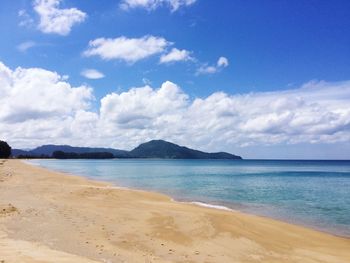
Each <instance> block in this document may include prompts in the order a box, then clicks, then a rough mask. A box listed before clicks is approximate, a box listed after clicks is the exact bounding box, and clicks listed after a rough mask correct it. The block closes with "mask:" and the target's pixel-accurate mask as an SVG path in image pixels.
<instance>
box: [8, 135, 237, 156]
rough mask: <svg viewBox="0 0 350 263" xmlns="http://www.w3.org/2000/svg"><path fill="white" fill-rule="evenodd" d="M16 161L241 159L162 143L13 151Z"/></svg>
mask: <svg viewBox="0 0 350 263" xmlns="http://www.w3.org/2000/svg"><path fill="white" fill-rule="evenodd" d="M12 156H13V157H16V158H57V159H110V158H158V159H226V160H239V159H242V157H241V156H238V155H234V154H231V153H227V152H215V153H207V152H202V151H198V150H194V149H190V148H187V147H184V146H180V145H177V144H174V143H171V142H167V141H164V140H152V141H149V142H146V143H142V144H140V145H139V146H137V147H136V148H135V149H133V150H131V151H125V150H118V149H113V148H91V147H73V146H69V145H43V146H40V147H37V148H35V149H32V150H20V149H12Z"/></svg>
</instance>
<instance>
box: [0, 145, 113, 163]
mask: <svg viewBox="0 0 350 263" xmlns="http://www.w3.org/2000/svg"><path fill="white" fill-rule="evenodd" d="M11 150H12V149H11V147H10V145H8V143H7V142H5V141H0V158H2V159H7V158H10V157H11ZM17 158H18V159H50V158H54V159H112V158H114V155H113V154H112V153H110V152H87V153H74V152H63V151H54V152H53V153H52V155H46V154H41V155H28V154H20V155H18V156H17Z"/></svg>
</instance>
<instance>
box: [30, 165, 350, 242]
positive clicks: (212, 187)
mask: <svg viewBox="0 0 350 263" xmlns="http://www.w3.org/2000/svg"><path fill="white" fill-rule="evenodd" d="M30 163H32V164H36V165H40V166H43V167H46V168H49V169H53V170H57V171H62V172H66V173H72V174H77V175H83V176H86V177H89V178H92V179H97V180H104V181H110V182H113V183H114V184H115V185H117V186H123V187H130V188H137V189H143V190H151V191H157V192H161V193H165V194H168V195H170V196H171V197H173V198H174V199H175V200H178V201H186V202H192V201H195V202H201V203H205V204H212V205H219V206H226V207H229V208H232V209H235V210H240V211H243V212H248V213H252V214H256V215H262V216H268V217H272V218H276V219H281V220H284V221H287V222H290V223H295V224H299V225H304V226H308V227H312V228H314V229H318V230H323V231H326V232H330V233H333V234H336V235H341V236H347V237H350V161H281V160H278V161H277V160H276V161H273V160H234V161H232V160H153V159H152V160H149V159H147V160H145V159H121V160H119V159H113V160H32V161H30Z"/></svg>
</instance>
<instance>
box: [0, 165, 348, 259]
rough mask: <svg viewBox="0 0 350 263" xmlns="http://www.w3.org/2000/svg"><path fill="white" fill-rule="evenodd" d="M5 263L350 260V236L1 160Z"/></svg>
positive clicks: (0, 245) (0, 246) (0, 248)
mask: <svg viewBox="0 0 350 263" xmlns="http://www.w3.org/2000/svg"><path fill="white" fill-rule="evenodd" d="M0 262H1V263H5V262H6V263H7V262H269V263H272V262H303V263H312V262H315V263H316V262H317V263H319V262H327V263H340V262H341V263H346V262H350V239H347V238H341V237H336V236H332V235H330V234H326V233H322V232H318V231H315V230H311V229H307V228H304V227H301V226H296V225H292V224H287V223H284V222H280V221H277V220H273V219H268V218H264V217H258V216H254V215H248V214H244V213H240V212H232V211H224V210H218V209H211V208H205V207H200V206H196V205H192V204H184V203H179V202H174V201H172V200H171V198H170V197H167V196H165V195H162V194H157V193H150V192H144V191H136V190H128V189H122V188H120V189H118V188H117V187H113V186H112V185H110V184H108V183H103V182H96V181H91V180H88V179H85V178H82V177H79V176H71V175H66V174H62V173H57V172H53V171H49V170H46V169H43V168H40V167H35V166H31V165H29V164H26V163H24V162H21V161H19V160H0Z"/></svg>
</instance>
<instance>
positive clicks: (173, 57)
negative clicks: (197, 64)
mask: <svg viewBox="0 0 350 263" xmlns="http://www.w3.org/2000/svg"><path fill="white" fill-rule="evenodd" d="M188 60H193V58H192V57H191V52H189V51H187V50H185V49H183V50H179V49H177V48H173V49H172V50H171V51H170V52H169V53H167V54H163V55H162V56H161V57H160V60H159V62H160V63H162V64H164V63H171V62H178V61H188Z"/></svg>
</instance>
